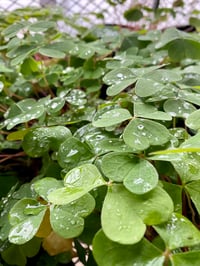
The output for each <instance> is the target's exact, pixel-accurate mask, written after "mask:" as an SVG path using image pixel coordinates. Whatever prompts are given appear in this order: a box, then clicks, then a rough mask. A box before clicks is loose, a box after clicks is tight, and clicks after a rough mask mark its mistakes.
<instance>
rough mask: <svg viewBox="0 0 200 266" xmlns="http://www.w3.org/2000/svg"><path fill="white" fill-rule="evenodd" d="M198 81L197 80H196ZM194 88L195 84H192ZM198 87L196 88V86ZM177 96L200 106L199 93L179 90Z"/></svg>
mask: <svg viewBox="0 0 200 266" xmlns="http://www.w3.org/2000/svg"><path fill="white" fill-rule="evenodd" d="M197 82H198V83H199V81H197ZM193 87H194V88H195V86H193ZM197 89H198V88H197ZM178 97H180V99H183V100H185V101H187V102H190V103H194V104H196V105H198V106H200V94H198V93H193V92H188V91H185V90H181V91H179V92H178Z"/></svg>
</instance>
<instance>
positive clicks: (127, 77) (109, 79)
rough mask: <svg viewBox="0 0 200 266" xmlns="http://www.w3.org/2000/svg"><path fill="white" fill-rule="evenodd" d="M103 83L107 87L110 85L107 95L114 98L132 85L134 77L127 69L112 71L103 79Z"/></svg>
mask: <svg viewBox="0 0 200 266" xmlns="http://www.w3.org/2000/svg"><path fill="white" fill-rule="evenodd" d="M103 81H104V82H105V83H106V84H107V85H111V86H110V87H108V89H107V95H109V96H114V95H116V94H118V93H119V92H121V91H122V90H124V89H125V88H127V87H128V86H130V85H131V84H133V83H134V82H135V81H136V77H135V75H134V74H133V72H132V71H131V70H130V69H129V68H120V69H114V70H112V71H110V72H109V73H107V74H106V75H105V76H104V77H103Z"/></svg>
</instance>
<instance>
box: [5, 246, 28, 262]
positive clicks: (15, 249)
mask: <svg viewBox="0 0 200 266" xmlns="http://www.w3.org/2000/svg"><path fill="white" fill-rule="evenodd" d="M1 256H2V258H3V259H4V260H5V262H6V263H8V265H17V266H25V265H26V263H27V260H26V256H25V255H24V254H23V251H22V250H21V246H19V245H13V244H11V245H10V246H9V247H8V248H7V249H6V250H4V251H3V252H2V254H1Z"/></svg>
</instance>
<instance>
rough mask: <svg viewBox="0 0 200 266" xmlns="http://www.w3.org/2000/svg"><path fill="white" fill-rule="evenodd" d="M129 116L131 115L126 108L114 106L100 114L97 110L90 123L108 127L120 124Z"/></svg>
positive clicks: (95, 125) (129, 117)
mask: <svg viewBox="0 0 200 266" xmlns="http://www.w3.org/2000/svg"><path fill="white" fill-rule="evenodd" d="M131 118H132V115H131V114H130V112H129V111H128V110H126V109H122V108H115V109H112V110H109V111H107V112H105V113H103V114H100V115H99V114H98V112H97V113H96V114H95V116H94V118H93V122H92V124H93V126H94V127H109V126H114V125H117V124H120V123H122V122H123V121H126V120H128V119H131Z"/></svg>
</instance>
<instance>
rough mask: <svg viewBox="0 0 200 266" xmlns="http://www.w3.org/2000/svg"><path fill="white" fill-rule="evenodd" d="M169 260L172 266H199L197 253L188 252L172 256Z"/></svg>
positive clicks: (199, 259) (199, 256)
mask: <svg viewBox="0 0 200 266" xmlns="http://www.w3.org/2000/svg"><path fill="white" fill-rule="evenodd" d="M170 260H171V262H172V265H173V266H180V265H184V266H191V265H193V266H199V261H200V253H199V251H189V252H184V253H183V252H182V253H177V254H172V255H171V256H170Z"/></svg>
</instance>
